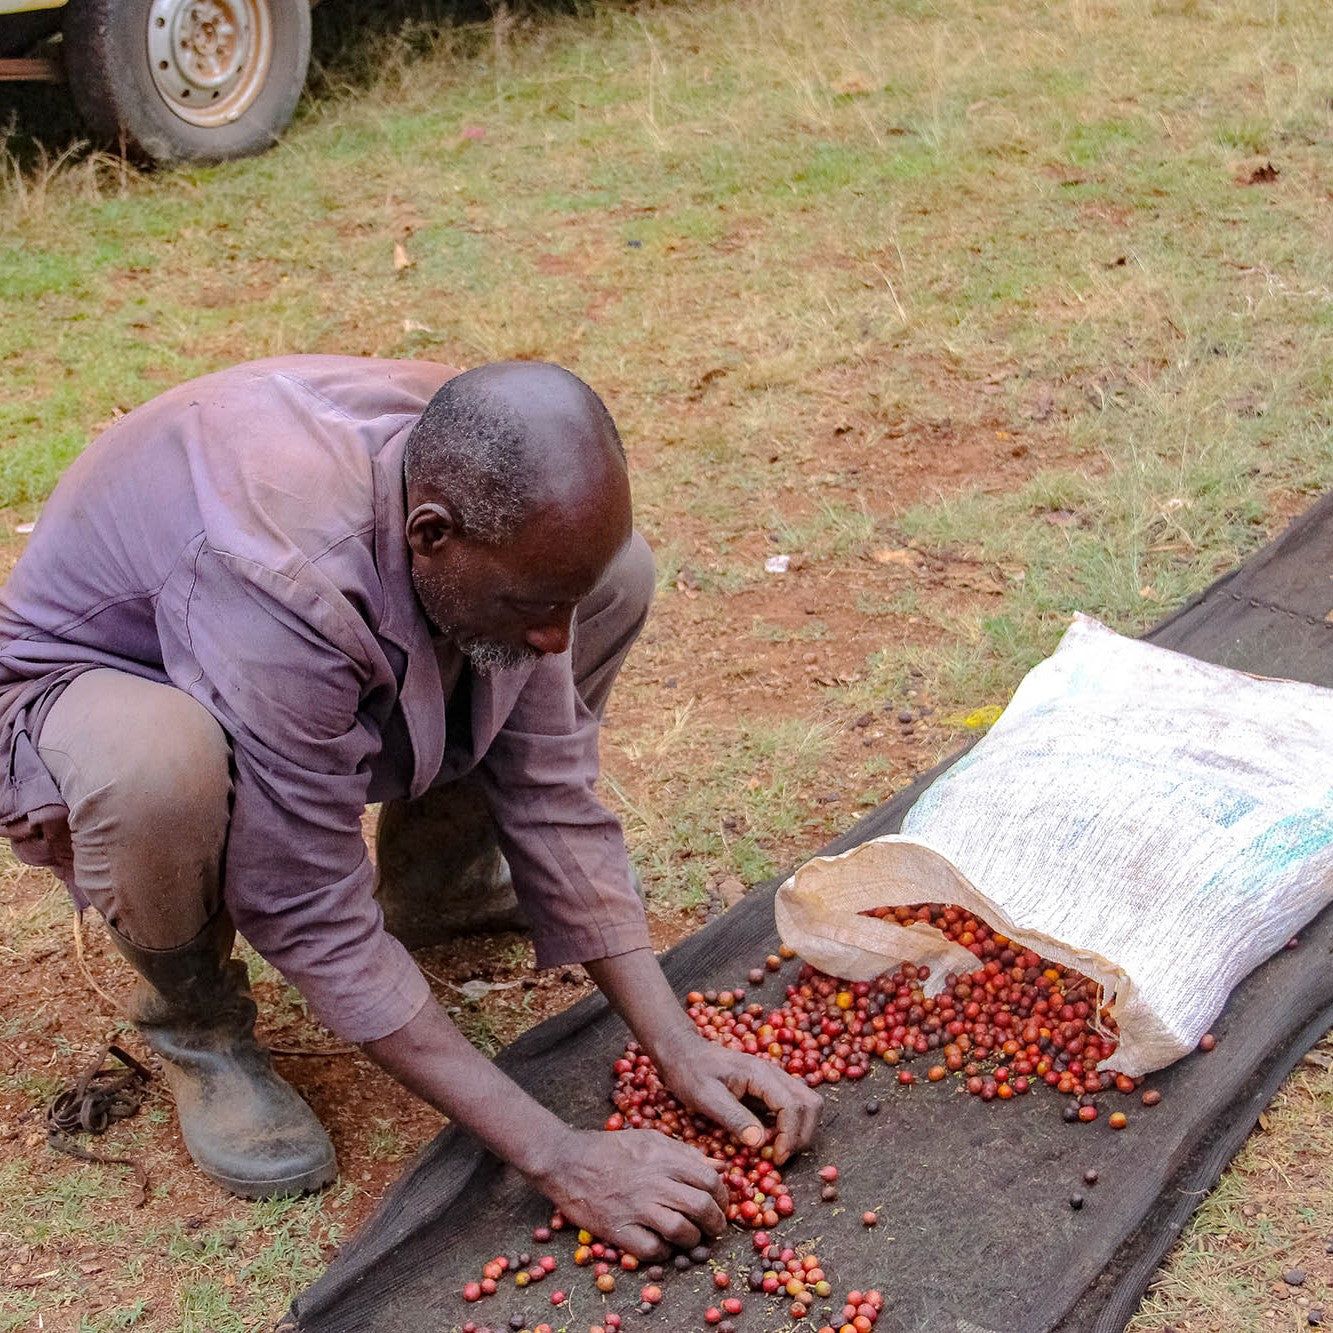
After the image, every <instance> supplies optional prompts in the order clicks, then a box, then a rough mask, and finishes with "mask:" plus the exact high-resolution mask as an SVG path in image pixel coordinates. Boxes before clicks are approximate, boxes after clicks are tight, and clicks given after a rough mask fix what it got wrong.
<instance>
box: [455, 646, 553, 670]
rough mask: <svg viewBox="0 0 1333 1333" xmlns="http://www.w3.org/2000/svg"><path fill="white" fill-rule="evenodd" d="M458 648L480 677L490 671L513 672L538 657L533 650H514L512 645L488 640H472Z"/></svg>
mask: <svg viewBox="0 0 1333 1333" xmlns="http://www.w3.org/2000/svg"><path fill="white" fill-rule="evenodd" d="M459 648H460V649H461V651H462V652H463V654H464V656H466V657H467V660H468V662H469V663H470V664H471V666H472V669H473V671H477V672H480V673H481V674H482V675H489V674H490V673H491V672H492V671H514V670H516V669H517V668H518V667H521V666H526V665H527V664H528V663H529V662H532V661H535V660H536V659H537V657H538V656H539V654H538V652H537V650H536V649H535V648H515V647H514V646H513V645H512V644H508V643H494V642H492V641H491V640H490V639H473V640H472V642H471V643H468V644H460V645H459Z"/></svg>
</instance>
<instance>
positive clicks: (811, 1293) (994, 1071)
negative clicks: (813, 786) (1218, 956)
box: [463, 903, 1211, 1333]
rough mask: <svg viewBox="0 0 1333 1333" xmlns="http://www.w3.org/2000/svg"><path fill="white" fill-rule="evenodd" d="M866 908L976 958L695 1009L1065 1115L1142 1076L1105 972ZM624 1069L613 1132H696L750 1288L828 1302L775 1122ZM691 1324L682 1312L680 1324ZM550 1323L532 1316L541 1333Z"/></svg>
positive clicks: (837, 1065)
mask: <svg viewBox="0 0 1333 1333" xmlns="http://www.w3.org/2000/svg"><path fill="white" fill-rule="evenodd" d="M866 915H868V916H874V917H878V918H881V919H885V920H891V921H894V922H895V923H897V924H900V925H904V926H908V925H912V924H915V923H924V924H926V925H929V926H932V927H933V928H934V929H936V930H938V931H939V932H940V933H941V934H942V935H944V936H946V937H947V938H948V939H950V940H952V941H954V942H955V943H957V944H959V945H961V946H962V947H963V948H965V949H967V950H968V951H969V952H970V953H971V954H972V955H973V956H974V957H975V958H976V960H977V966H976V967H975V968H974V969H972V970H971V971H968V972H963V973H958V974H952V973H951V974H949V975H947V976H945V977H944V984H943V986H942V987H941V988H939V989H938V990H937V992H936V993H935V994H934V995H927V994H926V991H927V989H928V985H927V983H928V982H929V981H930V975H931V974H930V969H929V968H928V967H926V966H924V965H920V966H919V965H915V964H912V963H904V964H903V965H902V966H901V967H899V968H898V969H897V970H896V971H893V972H891V973H884V974H881V975H880V976H878V977H876V978H875V979H874V980H873V981H862V982H848V981H844V980H841V979H839V978H836V977H831V976H828V975H826V974H825V973H822V972H819V971H817V970H816V969H815V968H813V967H810V966H809V965H808V964H807V965H804V966H802V967H801V969H800V971H799V973H798V975H797V978H796V980H795V982H794V983H793V984H790V985H788V986H787V987H786V988H785V992H784V996H783V999H782V1001H781V1003H780V1004H778V1005H777V1006H776V1007H770V1006H765V1005H763V1004H759V1003H755V1002H753V1001H749V1002H748V1003H747V993H746V991H745V990H743V989H742V988H740V987H734V988H732V989H731V990H718V991H713V990H707V991H691V992H690V994H689V996H688V997H687V1000H686V1013H687V1014H688V1016H689V1018H690V1019H691V1021H692V1022H693V1023H694V1025H695V1027H696V1028H697V1029H698V1030H699V1033H700V1035H701V1036H703V1037H704V1038H705V1039H707V1040H709V1041H715V1042H719V1043H721V1044H722V1045H724V1046H727V1047H729V1048H731V1049H732V1050H736V1051H742V1052H745V1053H747V1054H750V1055H754V1056H757V1057H759V1058H760V1059H763V1060H770V1061H773V1062H774V1063H776V1064H778V1065H779V1066H780V1067H781V1068H783V1069H785V1070H786V1071H787V1073H789V1074H791V1075H792V1076H793V1077H796V1078H800V1079H802V1080H803V1081H804V1082H805V1083H806V1084H807V1085H808V1086H810V1087H812V1088H816V1087H820V1086H822V1085H826V1084H836V1083H839V1082H842V1081H844V1080H846V1081H848V1082H857V1081H859V1080H861V1079H864V1078H865V1077H866V1076H867V1075H868V1074H869V1073H870V1071H871V1069H872V1068H874V1067H875V1066H876V1065H885V1066H889V1067H891V1068H893V1069H894V1076H895V1077H896V1079H897V1081H898V1082H899V1083H901V1084H904V1085H911V1084H914V1083H916V1082H917V1081H918V1076H917V1073H916V1071H915V1070H913V1069H911V1068H909V1067H908V1066H909V1065H912V1064H914V1063H916V1062H918V1061H919V1062H921V1063H922V1064H926V1063H928V1069H927V1070H926V1071H925V1073H924V1077H925V1079H926V1080H927V1081H928V1082H932V1083H936V1082H941V1081H943V1080H944V1079H946V1078H949V1077H951V1076H952V1077H953V1078H954V1079H955V1080H956V1082H957V1085H958V1086H959V1087H960V1088H962V1089H965V1090H966V1091H967V1092H968V1093H969V1094H971V1095H973V1096H975V1097H978V1098H980V1099H981V1100H982V1101H987V1102H989V1101H1007V1100H1010V1099H1011V1098H1014V1097H1018V1096H1023V1095H1024V1094H1026V1093H1028V1092H1029V1091H1030V1090H1032V1089H1033V1088H1034V1087H1035V1086H1036V1085H1037V1084H1038V1083H1040V1084H1043V1085H1047V1086H1049V1087H1051V1088H1052V1089H1054V1090H1055V1091H1056V1092H1058V1093H1060V1094H1063V1095H1064V1096H1065V1097H1066V1098H1067V1100H1066V1103H1065V1107H1064V1116H1065V1119H1067V1120H1071V1121H1082V1122H1088V1121H1092V1120H1096V1119H1097V1117H1098V1107H1097V1105H1096V1098H1097V1095H1098V1094H1100V1093H1103V1092H1106V1091H1110V1090H1112V1089H1115V1090H1117V1091H1119V1092H1121V1093H1132V1092H1134V1091H1135V1090H1136V1089H1137V1087H1138V1085H1139V1082H1140V1081H1141V1080H1136V1079H1133V1078H1129V1077H1127V1076H1125V1075H1123V1074H1114V1073H1107V1072H1102V1071H1099V1070H1098V1065H1100V1064H1102V1063H1103V1062H1104V1061H1106V1060H1107V1059H1109V1058H1110V1057H1111V1056H1112V1055H1113V1054H1114V1052H1115V1049H1116V1027H1115V1022H1114V1020H1113V1019H1112V1018H1111V1016H1110V1014H1109V1013H1108V1012H1107V1011H1106V1010H1105V1009H1104V1008H1103V1007H1102V1006H1101V1003H1100V995H1099V991H1098V987H1097V985H1096V983H1095V982H1093V981H1091V980H1090V979H1089V978H1087V977H1085V976H1083V975H1082V974H1081V973H1079V972H1077V971H1075V970H1074V969H1072V968H1069V967H1066V966H1063V965H1061V964H1058V963H1053V962H1050V961H1048V960H1046V959H1043V958H1041V957H1040V956H1039V955H1037V954H1036V953H1034V952H1033V951H1032V950H1031V949H1027V948H1024V947H1023V946H1022V945H1019V944H1016V943H1014V942H1013V941H1011V940H1009V939H1008V938H1006V937H1005V936H1004V935H1002V934H1000V933H998V932H996V931H994V930H993V929H991V928H990V927H989V926H988V925H987V924H986V923H985V922H983V921H980V920H978V919H977V918H976V917H974V916H972V915H970V914H969V913H968V912H967V911H965V910H964V909H962V908H959V907H955V906H949V905H947V904H941V903H924V904H920V905H917V906H911V907H883V908H877V909H875V910H874V911H871V912H868V913H866ZM794 956H795V955H794V953H793V951H791V950H790V949H787V948H785V947H784V948H783V949H782V950H781V951H780V953H779V954H773V955H770V956H769V957H768V958H767V959H766V960H765V961H764V965H763V966H762V967H754V968H752V969H751V970H750V972H749V975H748V982H749V984H750V985H751V986H752V987H760V986H762V985H763V984H764V983H765V982H767V981H768V980H769V978H770V976H771V974H773V973H775V972H777V971H778V970H779V969H780V968H781V967H782V962H783V959H784V958H792V957H794ZM1208 1040H1210V1041H1211V1038H1209V1039H1208ZM1201 1045H1202V1043H1201ZM1204 1048H1205V1049H1209V1048H1210V1047H1207V1046H1205V1047H1204ZM614 1074H615V1086H614V1088H613V1089H612V1093H611V1101H612V1104H613V1106H614V1108H615V1110H614V1112H613V1114H612V1115H610V1116H609V1117H608V1118H607V1120H606V1128H607V1129H608V1130H621V1129H655V1130H658V1131H659V1132H661V1133H663V1134H667V1135H670V1136H671V1137H672V1138H676V1139H680V1140H681V1141H683V1142H686V1143H691V1144H693V1145H694V1146H695V1147H697V1148H698V1149H699V1150H700V1151H701V1152H703V1153H704V1154H705V1155H707V1156H708V1157H709V1158H711V1159H712V1160H713V1161H714V1162H715V1163H717V1165H718V1168H719V1170H720V1172H721V1174H722V1178H723V1180H724V1181H725V1182H726V1186H727V1194H728V1203H727V1209H726V1213H727V1217H728V1220H729V1221H731V1222H733V1223H735V1224H737V1225H740V1226H743V1227H747V1228H750V1229H751V1230H752V1231H753V1233H754V1235H753V1241H754V1249H755V1254H756V1259H755V1267H754V1268H752V1269H751V1270H750V1272H749V1274H748V1283H749V1288H750V1290H751V1292H753V1293H761V1294H765V1295H768V1296H770V1297H780V1298H782V1299H784V1300H789V1301H790V1305H789V1307H788V1313H789V1314H790V1315H791V1317H792V1318H793V1319H798V1320H799V1319H804V1318H806V1317H808V1316H809V1314H810V1311H811V1308H812V1306H813V1305H814V1303H815V1302H816V1301H821V1302H828V1301H830V1300H831V1298H832V1296H833V1286H832V1284H831V1283H830V1281H829V1280H828V1278H827V1276H826V1275H825V1271H824V1266H823V1264H822V1263H821V1261H820V1260H819V1258H818V1257H817V1256H816V1255H815V1254H813V1253H812V1252H810V1251H809V1250H808V1249H807V1250H805V1251H804V1252H798V1251H797V1250H796V1249H793V1248H791V1247H788V1246H784V1245H782V1244H780V1243H778V1242H777V1241H775V1240H774V1239H773V1237H772V1235H771V1234H770V1233H772V1232H773V1231H774V1229H775V1228H777V1227H778V1226H779V1225H780V1224H781V1223H782V1222H783V1220H784V1219H786V1218H788V1217H790V1216H791V1215H792V1214H793V1213H794V1212H795V1211H796V1204H795V1201H794V1200H793V1198H792V1195H791V1193H790V1191H789V1189H788V1186H787V1184H786V1183H785V1181H784V1180H783V1177H782V1172H781V1171H780V1170H779V1169H778V1167H777V1166H776V1164H775V1163H774V1161H773V1139H774V1137H775V1134H774V1131H772V1130H769V1131H768V1134H767V1136H766V1138H765V1141H764V1142H763V1143H762V1144H760V1145H758V1146H756V1147H753V1148H752V1147H749V1146H747V1145H745V1144H743V1143H740V1142H739V1141H738V1140H735V1139H732V1138H731V1137H730V1135H728V1134H727V1133H726V1132H725V1131H724V1130H722V1129H721V1128H719V1127H718V1126H717V1125H715V1124H714V1123H713V1122H712V1121H710V1120H707V1119H705V1118H704V1117H702V1116H700V1115H697V1114H695V1113H694V1112H692V1111H690V1110H689V1109H688V1108H686V1107H685V1106H684V1105H683V1104H682V1103H681V1102H679V1101H678V1100H677V1099H676V1098H675V1097H674V1096H673V1095H672V1094H671V1093H670V1092H669V1091H668V1090H667V1088H666V1086H665V1085H664V1084H663V1082H662V1080H661V1078H660V1076H659V1074H658V1072H657V1069H656V1068H655V1066H654V1065H653V1062H652V1060H651V1059H650V1058H649V1056H648V1055H647V1054H646V1053H645V1052H644V1051H643V1050H642V1049H641V1048H640V1047H639V1046H638V1044H637V1043H635V1042H630V1043H629V1044H628V1045H627V1046H626V1048H625V1051H624V1053H623V1055H621V1057H620V1058H619V1059H618V1060H617V1061H616V1062H615V1065H614ZM1142 1100H1143V1103H1144V1105H1146V1106H1153V1105H1156V1104H1157V1102H1158V1101H1159V1100H1160V1094H1159V1093H1158V1092H1156V1090H1149V1091H1147V1092H1145V1093H1144V1094H1143V1098H1142ZM879 1105H880V1104H879V1102H878V1100H875V1099H870V1100H868V1101H866V1103H865V1104H864V1108H863V1109H864V1110H865V1111H866V1113H867V1114H871V1115H873V1114H875V1113H876V1112H877V1111H878V1110H879ZM1127 1123H1128V1117H1127V1116H1126V1115H1125V1113H1124V1112H1120V1111H1117V1112H1115V1113H1113V1114H1112V1115H1111V1117H1110V1125H1111V1127H1112V1128H1113V1129H1120V1128H1123V1127H1124V1126H1125V1125H1126V1124H1127ZM819 1174H820V1180H821V1188H820V1198H821V1200H823V1201H824V1202H831V1201H834V1200H836V1199H837V1197H838V1185H837V1180H838V1172H837V1168H836V1167H833V1166H826V1167H824V1168H823V1169H822V1170H821V1171H820V1173H819ZM861 1220H862V1224H863V1225H864V1226H865V1227H867V1228H869V1227H873V1226H874V1225H875V1224H876V1223H877V1221H878V1217H877V1215H876V1214H875V1213H874V1212H873V1211H868V1212H865V1213H864V1214H863V1215H862V1218H861ZM564 1227H565V1221H564V1219H563V1218H562V1217H561V1216H560V1215H559V1214H558V1213H557V1214H555V1215H554V1216H553V1217H552V1218H551V1221H550V1223H549V1225H548V1226H546V1227H539V1228H537V1230H536V1231H535V1232H534V1233H533V1236H534V1239H535V1240H537V1241H539V1242H546V1241H549V1240H550V1239H551V1236H552V1233H553V1232H556V1231H560V1230H563V1229H564ZM709 1258H710V1251H709V1250H708V1249H707V1247H704V1246H700V1247H698V1249H697V1250H695V1251H692V1252H690V1253H688V1254H679V1255H677V1256H676V1257H675V1260H674V1266H675V1267H676V1268H677V1269H682V1270H684V1269H689V1268H690V1267H692V1266H693V1265H695V1264H699V1263H705V1262H708V1261H709ZM574 1263H575V1265H577V1266H578V1267H580V1268H584V1269H587V1270H590V1272H591V1275H592V1277H593V1282H594V1285H595V1286H596V1289H597V1291H598V1292H600V1293H601V1294H602V1295H603V1297H605V1296H607V1295H609V1294H610V1293H612V1292H614V1291H615V1290H616V1289H617V1281H618V1280H619V1281H620V1284H621V1286H622V1288H623V1286H624V1285H625V1278H626V1277H627V1275H628V1274H629V1273H634V1272H636V1270H637V1269H638V1268H639V1263H638V1260H637V1259H635V1257H634V1256H633V1255H628V1254H620V1253H619V1252H617V1251H616V1250H615V1248H614V1247H612V1246H609V1245H606V1244H604V1243H602V1242H600V1241H597V1240H596V1239H594V1238H593V1237H592V1236H590V1235H588V1233H586V1232H580V1233H579V1235H578V1248H577V1249H576V1250H575V1251H574ZM556 1266H557V1265H556V1261H555V1259H554V1258H553V1257H551V1256H541V1257H540V1258H538V1259H536V1260H535V1261H534V1260H533V1259H532V1257H531V1256H530V1255H527V1254H521V1255H518V1256H517V1257H515V1258H513V1259H503V1258H497V1259H495V1260H493V1261H492V1262H491V1263H489V1264H487V1265H486V1267H485V1270H484V1272H483V1275H482V1278H481V1280H480V1281H479V1282H473V1283H469V1284H468V1286H467V1287H465V1288H464V1291H463V1295H464V1297H465V1299H467V1300H469V1301H473V1300H479V1299H482V1298H483V1297H485V1296H489V1295H492V1294H494V1293H495V1292H496V1290H497V1289H498V1284H499V1282H500V1281H501V1280H502V1279H505V1278H506V1277H508V1279H509V1280H510V1281H512V1282H513V1283H514V1284H515V1285H516V1286H520V1287H523V1286H529V1285H530V1284H532V1283H535V1282H541V1281H543V1280H544V1279H545V1278H546V1277H547V1276H548V1275H549V1274H551V1273H553V1272H554V1271H555V1269H556ZM666 1272H667V1270H666V1269H665V1268H663V1267H660V1266H657V1265H654V1266H652V1267H650V1268H648V1269H647V1270H646V1272H645V1274H644V1275H643V1276H645V1277H646V1278H647V1279H648V1283H647V1285H646V1286H644V1287H643V1288H642V1289H641V1290H640V1291H639V1292H638V1293H637V1296H636V1297H635V1298H634V1300H635V1305H636V1307H637V1310H638V1312H639V1313H640V1314H643V1315H651V1314H652V1313H653V1312H654V1311H655V1309H656V1308H657V1305H658V1303H659V1302H660V1301H661V1300H662V1289H661V1287H660V1286H658V1285H657V1283H658V1282H659V1281H661V1280H662V1278H663V1277H664V1276H665V1275H666ZM713 1279H714V1285H715V1286H716V1288H717V1289H718V1296H717V1304H716V1305H714V1306H710V1307H709V1308H708V1309H706V1310H704V1311H702V1312H701V1314H700V1318H701V1321H702V1326H703V1327H704V1328H705V1329H714V1330H716V1333H732V1329H733V1328H734V1325H733V1323H732V1320H733V1319H734V1318H735V1317H736V1316H737V1315H739V1314H740V1313H741V1310H742V1308H743V1306H742V1302H741V1300H740V1298H739V1297H737V1296H735V1295H733V1294H731V1293H730V1291H729V1288H730V1287H731V1285H732V1280H731V1278H730V1277H729V1275H728V1274H727V1273H726V1272H724V1271H723V1270H722V1269H716V1270H715V1272H714V1275H713ZM566 1299H567V1296H566V1293H565V1292H564V1291H555V1292H553V1293H552V1295H551V1301H552V1303H553V1304H555V1305H563V1304H564V1302H565V1301H566ZM882 1309H883V1298H882V1297H881V1295H880V1293H879V1292H877V1291H865V1292H862V1291H851V1292H848V1293H847V1295H846V1297H845V1299H844V1301H843V1305H842V1309H841V1320H840V1321H839V1320H837V1319H836V1318H835V1314H836V1311H837V1306H836V1305H826V1306H825V1309H824V1313H825V1316H826V1322H825V1323H824V1324H823V1325H822V1326H821V1327H819V1329H818V1333H869V1331H870V1330H871V1329H872V1327H873V1326H874V1324H875V1321H876V1319H877V1318H878V1317H879V1314H880V1311H881V1310H882ZM515 1318H518V1316H515ZM602 1319H603V1323H601V1324H595V1325H592V1326H591V1329H590V1333H616V1330H619V1329H620V1327H621V1323H622V1319H621V1316H619V1315H617V1314H614V1313H609V1312H608V1313H607V1314H605V1315H603V1316H602ZM511 1324H512V1320H511ZM513 1326H514V1327H518V1325H513ZM684 1326H685V1325H683V1324H682V1323H681V1322H680V1320H679V1319H678V1318H676V1319H675V1320H674V1321H673V1324H672V1327H684ZM523 1327H524V1328H527V1325H526V1324H523ZM545 1327H546V1326H545V1325H536V1326H535V1327H534V1329H533V1333H537V1330H544V1329H545ZM463 1328H464V1333H490V1331H489V1330H488V1329H485V1328H482V1327H481V1326H478V1325H475V1324H465V1325H464V1326H463Z"/></svg>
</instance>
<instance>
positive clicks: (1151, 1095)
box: [1139, 1088, 1162, 1106]
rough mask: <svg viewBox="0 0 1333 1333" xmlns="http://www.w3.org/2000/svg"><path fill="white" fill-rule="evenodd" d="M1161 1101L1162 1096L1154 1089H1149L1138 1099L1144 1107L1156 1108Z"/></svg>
mask: <svg viewBox="0 0 1333 1333" xmlns="http://www.w3.org/2000/svg"><path fill="white" fill-rule="evenodd" d="M1161 1100H1162V1094H1161V1093H1160V1092H1159V1091H1158V1090H1157V1089H1156V1088H1149V1089H1148V1091H1147V1092H1145V1093H1144V1094H1143V1096H1142V1097H1140V1098H1139V1101H1141V1102H1142V1103H1143V1104H1144V1106H1156V1105H1157V1103H1158V1102H1160V1101H1161Z"/></svg>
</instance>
